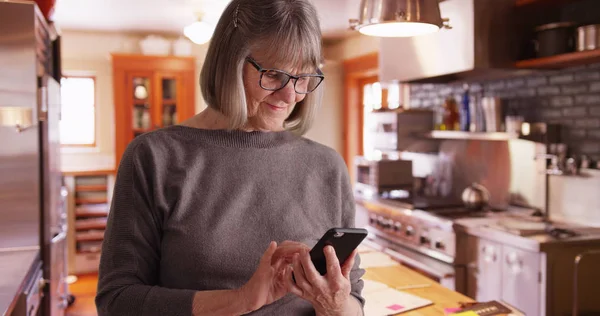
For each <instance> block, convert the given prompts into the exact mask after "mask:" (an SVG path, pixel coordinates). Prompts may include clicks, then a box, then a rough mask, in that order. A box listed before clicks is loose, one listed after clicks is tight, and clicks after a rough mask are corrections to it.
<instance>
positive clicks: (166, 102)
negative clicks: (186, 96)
mask: <svg viewBox="0 0 600 316" xmlns="http://www.w3.org/2000/svg"><path fill="white" fill-rule="evenodd" d="M162 103H163V105H171V106H174V105H175V104H177V100H175V99H163V102H162Z"/></svg>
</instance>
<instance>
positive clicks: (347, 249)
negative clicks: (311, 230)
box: [310, 228, 367, 275]
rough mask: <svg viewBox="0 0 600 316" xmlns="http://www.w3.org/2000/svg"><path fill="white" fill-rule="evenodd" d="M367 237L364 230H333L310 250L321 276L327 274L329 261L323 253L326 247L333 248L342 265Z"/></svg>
mask: <svg viewBox="0 0 600 316" xmlns="http://www.w3.org/2000/svg"><path fill="white" fill-rule="evenodd" d="M365 237H367V230H366V229H364V228H331V229H330V230H328V231H327V232H326V233H325V234H324V235H323V237H321V239H320V240H319V241H318V242H317V244H316V245H315V246H314V247H313V248H312V249H311V250H310V258H311V260H312V263H313V264H314V265H315V268H317V271H319V273H320V274H321V275H325V273H327V261H326V260H325V254H324V253H323V250H324V248H325V246H327V245H331V246H333V249H335V254H336V255H337V258H338V260H339V261H340V265H342V264H344V261H346V259H348V257H350V255H351V254H352V251H354V249H356V247H358V245H360V243H361V242H362V241H363V239H365Z"/></svg>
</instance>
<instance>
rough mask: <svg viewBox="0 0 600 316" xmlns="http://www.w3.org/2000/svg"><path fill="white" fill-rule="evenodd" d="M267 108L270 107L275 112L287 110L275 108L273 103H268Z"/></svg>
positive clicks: (280, 107) (282, 107)
mask: <svg viewBox="0 0 600 316" xmlns="http://www.w3.org/2000/svg"><path fill="white" fill-rule="evenodd" d="M267 106H269V107H270V108H271V109H273V110H275V111H283V110H285V109H286V107H285V106H275V105H273V104H271V103H267Z"/></svg>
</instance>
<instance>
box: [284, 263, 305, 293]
mask: <svg viewBox="0 0 600 316" xmlns="http://www.w3.org/2000/svg"><path fill="white" fill-rule="evenodd" d="M292 275H294V268H292V267H291V266H288V268H287V269H286V277H285V279H286V280H287V289H288V291H290V292H292V293H294V294H296V295H298V296H299V297H304V291H302V289H301V288H299V287H298V286H297V285H296V284H294V279H292Z"/></svg>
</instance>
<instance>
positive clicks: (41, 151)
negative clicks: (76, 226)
mask: <svg viewBox="0 0 600 316" xmlns="http://www.w3.org/2000/svg"><path fill="white" fill-rule="evenodd" d="M59 48H60V36H59V35H58V34H57V32H56V30H55V29H54V28H53V27H52V25H48V23H47V22H46V20H45V19H44V17H43V16H42V14H41V13H40V10H39V9H38V8H37V6H36V5H35V4H34V3H33V2H26V1H0V230H2V232H3V233H2V237H3V238H1V239H0V249H3V250H4V251H20V250H24V249H35V247H38V248H39V250H40V253H41V260H42V266H43V275H44V280H45V281H44V283H45V286H44V288H43V290H44V296H43V300H42V305H41V307H40V311H39V314H41V315H51V316H54V315H64V310H65V308H66V307H67V298H68V290H67V284H66V276H67V267H66V249H67V245H66V232H67V215H66V201H65V200H66V196H65V194H64V192H66V191H64V190H62V179H61V173H60V142H59V125H58V124H59V120H60V84H59V80H60V76H61V74H60V49H59Z"/></svg>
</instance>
